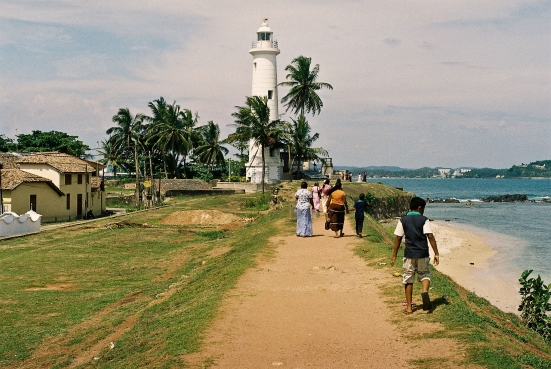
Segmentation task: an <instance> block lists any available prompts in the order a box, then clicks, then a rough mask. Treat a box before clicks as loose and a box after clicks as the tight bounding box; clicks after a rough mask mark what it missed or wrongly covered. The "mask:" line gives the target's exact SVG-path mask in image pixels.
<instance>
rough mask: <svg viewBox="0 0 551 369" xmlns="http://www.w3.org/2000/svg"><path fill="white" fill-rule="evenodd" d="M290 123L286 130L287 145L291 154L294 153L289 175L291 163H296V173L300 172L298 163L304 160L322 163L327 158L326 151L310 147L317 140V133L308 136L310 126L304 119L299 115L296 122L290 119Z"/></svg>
mask: <svg viewBox="0 0 551 369" xmlns="http://www.w3.org/2000/svg"><path fill="white" fill-rule="evenodd" d="M291 120H292V123H291V124H290V125H289V127H288V130H287V138H288V140H289V142H288V144H289V146H290V148H291V150H290V151H291V152H293V153H294V157H293V160H292V162H291V163H290V165H291V174H292V173H293V167H292V163H293V162H295V161H296V162H297V173H298V172H299V170H300V163H301V162H304V161H306V160H308V161H310V160H320V161H323V160H324V159H323V158H325V157H327V155H328V152H327V150H325V149H323V148H321V147H312V145H313V143H314V142H315V141H316V140H317V139H318V138H319V133H315V134H314V135H313V136H311V135H310V131H311V128H310V124H309V123H308V121H307V120H306V118H305V117H304V115H300V116H299V117H298V119H297V120H295V119H291Z"/></svg>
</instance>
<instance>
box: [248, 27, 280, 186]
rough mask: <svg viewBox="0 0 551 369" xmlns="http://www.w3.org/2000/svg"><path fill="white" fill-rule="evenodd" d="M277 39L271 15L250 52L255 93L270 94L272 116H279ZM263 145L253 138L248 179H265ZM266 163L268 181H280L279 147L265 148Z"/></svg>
mask: <svg viewBox="0 0 551 369" xmlns="http://www.w3.org/2000/svg"><path fill="white" fill-rule="evenodd" d="M279 52H280V51H279V48H278V44H277V41H276V40H274V34H273V32H272V30H271V29H270V27H268V19H264V20H263V22H262V25H261V27H260V28H259V29H258V31H257V32H256V41H253V43H252V48H251V49H250V50H249V53H250V54H251V55H252V56H253V84H252V92H251V95H252V96H265V97H267V98H268V107H269V108H270V120H276V119H278V101H279V100H278V98H277V63H276V56H277V55H278V54H279ZM260 150H261V149H260V147H259V146H257V145H256V144H255V143H254V141H253V140H251V141H250V142H249V162H248V163H247V174H246V175H247V179H248V180H249V181H250V182H251V183H262V153H261V152H260ZM264 159H265V163H266V166H265V168H266V172H265V178H264V181H265V182H268V183H270V182H276V181H278V180H280V179H282V178H283V164H282V161H281V159H280V156H279V151H278V150H270V149H269V148H267V149H265V151H264Z"/></svg>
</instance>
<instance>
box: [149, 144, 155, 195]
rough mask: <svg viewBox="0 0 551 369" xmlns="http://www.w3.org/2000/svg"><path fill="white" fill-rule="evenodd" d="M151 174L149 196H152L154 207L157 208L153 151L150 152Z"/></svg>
mask: <svg viewBox="0 0 551 369" xmlns="http://www.w3.org/2000/svg"><path fill="white" fill-rule="evenodd" d="M149 174H150V175H151V186H149V194H150V195H151V200H152V202H153V206H156V205H157V202H156V201H155V181H154V180H153V163H152V162H151V151H149Z"/></svg>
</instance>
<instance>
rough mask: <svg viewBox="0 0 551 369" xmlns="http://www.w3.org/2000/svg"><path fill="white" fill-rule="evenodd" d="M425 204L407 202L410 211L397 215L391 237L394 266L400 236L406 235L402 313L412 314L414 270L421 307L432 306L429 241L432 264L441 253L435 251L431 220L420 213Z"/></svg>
mask: <svg viewBox="0 0 551 369" xmlns="http://www.w3.org/2000/svg"><path fill="white" fill-rule="evenodd" d="M426 204H427V203H426V202H425V200H423V199H422V198H420V197H414V198H412V199H411V201H410V203H409V208H410V210H411V211H410V212H409V213H408V214H407V215H406V216H404V217H402V218H400V221H399V222H398V225H397V226H396V230H395V231H394V234H395V235H396V239H395V240H394V252H393V254H392V259H391V260H390V265H394V262H395V261H396V256H397V255H398V249H399V248H400V244H401V242H402V238H403V237H404V236H405V237H406V242H405V244H406V246H405V248H404V272H403V279H402V284H403V285H404V291H405V294H406V309H405V310H404V314H412V313H413V309H412V306H411V301H412V294H413V281H414V280H415V278H414V276H415V273H417V279H418V280H419V282H421V287H422V292H421V298H422V299H423V310H431V309H432V306H431V302H430V297H429V287H430V269H429V265H430V257H429V245H428V244H429V243H430V245H431V247H432V250H433V251H434V265H438V262H439V261H440V256H439V253H438V247H437V246H436V239H435V238H434V235H433V234H432V227H431V225H430V221H429V219H428V218H427V217H425V216H423V213H424V212H425V206H426Z"/></svg>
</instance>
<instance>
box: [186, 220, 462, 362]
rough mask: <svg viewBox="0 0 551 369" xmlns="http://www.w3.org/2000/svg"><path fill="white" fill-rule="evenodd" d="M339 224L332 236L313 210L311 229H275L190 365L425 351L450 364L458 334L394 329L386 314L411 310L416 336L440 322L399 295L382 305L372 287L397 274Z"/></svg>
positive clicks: (394, 357) (356, 358)
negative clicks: (271, 252) (360, 252)
mask: <svg viewBox="0 0 551 369" xmlns="http://www.w3.org/2000/svg"><path fill="white" fill-rule="evenodd" d="M344 232H345V234H346V235H345V237H343V238H338V239H337V238H334V237H333V235H334V233H333V232H331V231H326V230H324V229H323V219H322V218H318V219H316V220H315V221H314V237H307V238H301V237H296V236H295V235H292V236H286V237H277V238H275V239H273V240H272V242H274V243H275V244H276V249H275V256H274V257H273V258H268V259H267V260H261V261H259V265H258V266H257V267H256V268H252V269H250V270H249V271H248V272H246V273H245V275H244V276H243V277H242V278H241V279H240V281H239V283H238V285H237V287H236V289H235V290H234V291H232V293H231V294H230V296H229V297H228V298H226V300H225V301H224V304H223V306H222V308H221V312H220V315H219V318H218V319H216V320H215V322H214V323H213V325H212V327H211V329H210V331H209V332H208V334H207V338H206V341H205V343H204V345H203V350H202V351H201V352H199V353H198V354H192V355H186V356H184V360H185V361H186V362H187V363H188V364H189V365H190V367H192V368H204V367H209V368H211V367H212V368H255V369H258V368H273V367H282V368H410V367H411V365H410V364H409V363H408V361H409V360H412V359H420V358H428V357H430V358H439V359H445V360H444V362H445V363H446V365H447V367H454V363H455V362H457V361H460V360H457V358H460V357H461V356H462V355H461V353H460V352H459V348H458V345H457V343H456V342H455V341H453V340H451V339H430V340H429V339H426V340H420V339H419V338H417V339H416V340H414V342H411V341H410V339H409V338H407V337H406V336H405V335H404V333H403V332H400V331H399V329H398V326H397V325H396V324H394V323H393V322H392V320H395V319H398V320H404V319H409V321H408V323H407V326H409V327H410V328H411V329H412V330H414V331H415V332H413V333H414V334H415V335H416V336H417V337H418V334H419V333H422V332H434V331H437V330H439V329H442V328H441V327H440V326H439V325H438V324H434V323H426V322H423V314H424V313H423V312H422V311H416V312H415V313H414V314H413V315H409V316H405V315H403V314H401V311H402V309H403V308H402V306H401V301H396V302H395V303H394V302H393V304H391V306H390V307H389V305H388V303H387V302H385V301H384V299H383V297H382V295H381V292H380V289H379V288H380V286H384V285H385V284H387V283H389V282H391V283H392V285H394V284H396V288H398V289H401V285H400V283H399V281H397V280H396V278H393V277H392V275H391V273H389V272H388V270H384V269H382V270H376V269H373V268H370V267H368V266H367V265H366V262H365V261H364V260H363V259H361V258H359V257H358V256H356V255H355V254H354V252H353V249H354V247H355V246H357V245H358V244H360V243H361V242H362V240H360V239H358V238H356V237H355V236H353V231H352V228H351V226H350V224H348V222H347V223H346V224H345V229H344ZM389 259H390V254H389ZM413 333H412V334H413ZM429 341H430V342H429ZM429 348H430V349H429Z"/></svg>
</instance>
